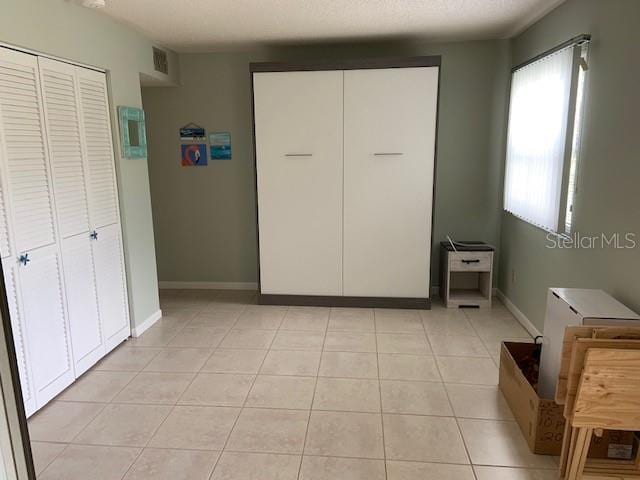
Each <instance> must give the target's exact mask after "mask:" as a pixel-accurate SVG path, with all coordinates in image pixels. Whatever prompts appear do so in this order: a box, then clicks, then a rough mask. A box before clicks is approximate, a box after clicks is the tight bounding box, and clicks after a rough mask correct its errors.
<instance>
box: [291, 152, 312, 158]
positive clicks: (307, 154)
mask: <svg viewBox="0 0 640 480" xmlns="http://www.w3.org/2000/svg"><path fill="white" fill-rule="evenodd" d="M284 156H285V157H313V153H285V154H284Z"/></svg>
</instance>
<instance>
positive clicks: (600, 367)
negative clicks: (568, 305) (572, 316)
mask: <svg viewBox="0 0 640 480" xmlns="http://www.w3.org/2000/svg"><path fill="white" fill-rule="evenodd" d="M555 400H556V402H557V403H558V404H560V405H564V416H565V418H566V425H565V435H564V443H563V447H562V453H561V457H560V476H561V477H562V478H564V479H565V480H577V479H581V478H584V479H594V480H595V479H611V478H618V479H636V480H637V479H639V478H640V455H638V452H637V451H636V452H635V458H632V459H630V460H596V459H589V458H587V451H588V449H589V445H590V442H591V439H592V437H593V436H594V435H596V436H601V435H602V433H603V431H604V430H621V431H628V432H635V431H640V328H638V327H635V328H634V327H585V326H580V327H569V328H567V329H566V331H565V337H564V342H563V349H562V362H561V367H560V375H559V378H558V385H557V389H556V399H555Z"/></svg>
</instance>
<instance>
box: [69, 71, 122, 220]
mask: <svg viewBox="0 0 640 480" xmlns="http://www.w3.org/2000/svg"><path fill="white" fill-rule="evenodd" d="M76 72H77V76H78V88H79V92H80V107H81V120H82V124H83V126H84V135H83V137H84V140H85V143H86V150H87V162H88V166H89V218H90V219H91V223H92V225H93V227H94V228H97V227H104V226H106V225H111V224H113V223H116V222H118V221H119V218H118V190H117V187H116V172H115V164H114V159H113V144H112V138H111V123H110V117H109V103H108V99H107V84H106V77H105V74H104V73H100V72H95V71H92V70H88V69H84V68H78V69H77V70H76Z"/></svg>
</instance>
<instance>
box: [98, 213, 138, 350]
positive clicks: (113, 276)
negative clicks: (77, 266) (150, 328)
mask: <svg viewBox="0 0 640 480" xmlns="http://www.w3.org/2000/svg"><path fill="white" fill-rule="evenodd" d="M96 233H97V234H98V237H97V238H96V239H95V240H93V241H92V247H93V258H94V259H95V265H96V284H97V286H98V305H99V308H100V319H101V322H102V330H103V334H104V341H105V348H106V351H107V352H109V351H110V350H112V349H113V348H114V347H116V346H117V345H118V344H120V343H121V342H122V341H124V340H125V339H126V338H127V337H128V336H129V334H130V333H131V329H130V326H129V308H128V303H127V287H126V280H125V270H124V261H123V259H124V257H123V254H122V240H121V238H120V224H119V223H118V224H113V225H109V226H107V227H102V228H98V229H96Z"/></svg>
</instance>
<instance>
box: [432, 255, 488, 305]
mask: <svg viewBox="0 0 640 480" xmlns="http://www.w3.org/2000/svg"><path fill="white" fill-rule="evenodd" d="M460 243H461V244H464V246H462V245H459V244H458V243H456V244H455V250H454V248H453V247H452V246H451V244H450V243H449V242H440V297H441V298H442V301H443V302H444V305H445V306H446V307H447V308H458V307H491V291H492V278H493V252H494V247H492V246H491V245H487V244H486V243H483V242H460Z"/></svg>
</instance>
